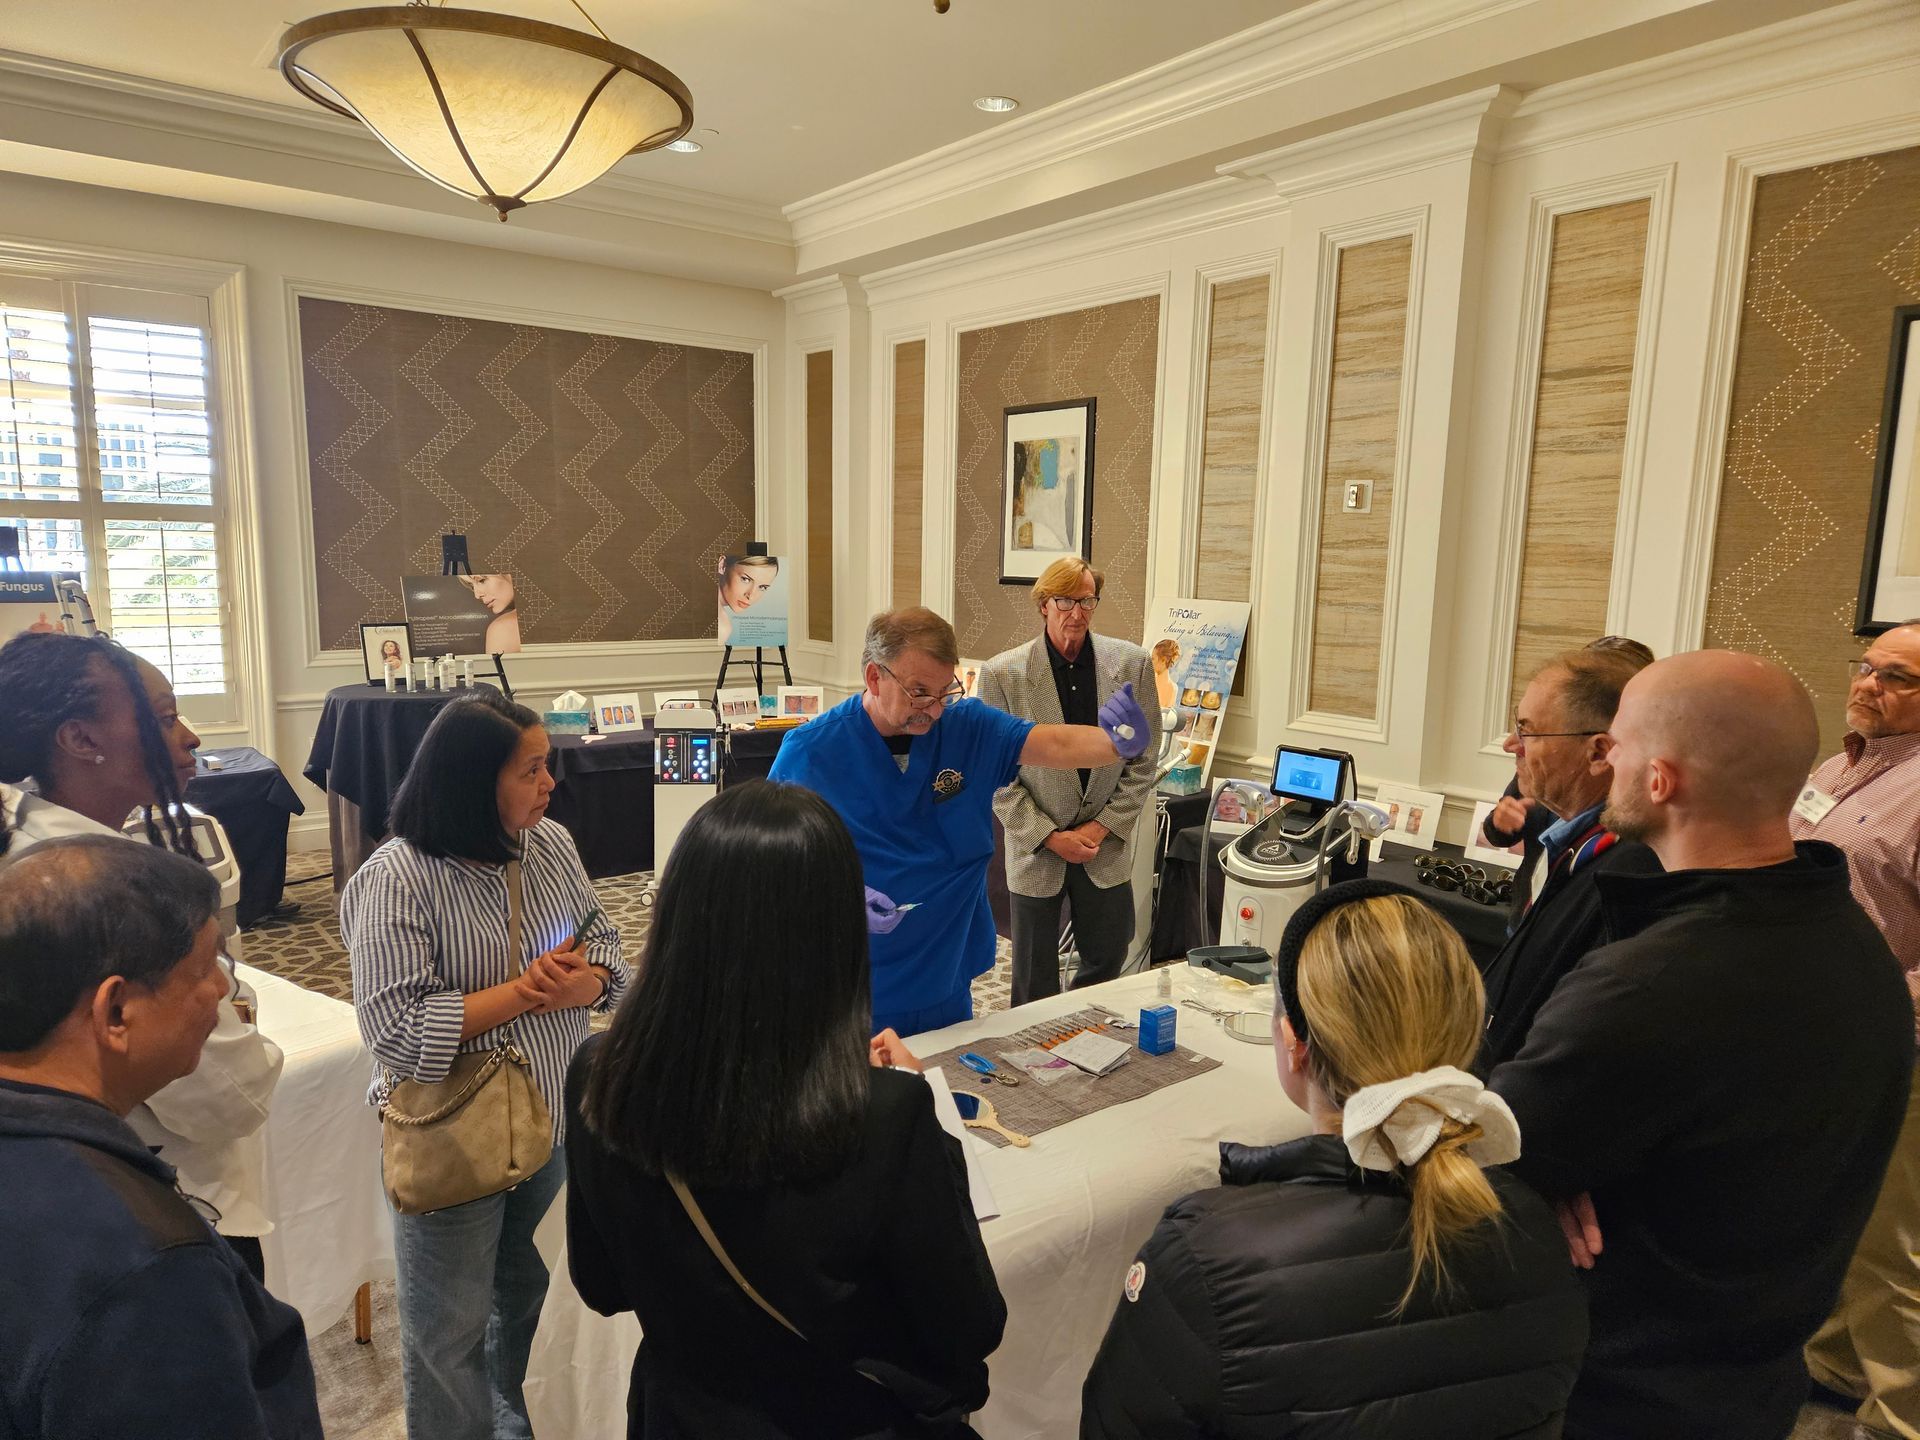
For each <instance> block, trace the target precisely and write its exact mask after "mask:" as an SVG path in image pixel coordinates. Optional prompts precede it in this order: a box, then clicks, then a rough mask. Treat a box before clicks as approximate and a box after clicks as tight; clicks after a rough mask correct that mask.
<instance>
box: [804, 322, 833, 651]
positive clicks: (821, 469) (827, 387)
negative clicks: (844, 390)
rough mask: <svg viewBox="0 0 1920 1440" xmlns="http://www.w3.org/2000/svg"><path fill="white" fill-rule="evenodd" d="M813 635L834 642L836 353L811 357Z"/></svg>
mask: <svg viewBox="0 0 1920 1440" xmlns="http://www.w3.org/2000/svg"><path fill="white" fill-rule="evenodd" d="M807 636H808V638H809V639H813V640H827V641H831V640H832V639H833V352H832V351H831V350H816V351H814V352H813V353H812V354H811V355H809V356H807Z"/></svg>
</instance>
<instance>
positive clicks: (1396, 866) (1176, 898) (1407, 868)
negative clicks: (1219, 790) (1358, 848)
mask: <svg viewBox="0 0 1920 1440" xmlns="http://www.w3.org/2000/svg"><path fill="white" fill-rule="evenodd" d="M1200 813H1201V815H1202V816H1204V815H1205V813H1206V812H1205V810H1204V809H1203V810H1202V811H1201V812H1200ZM1200 836H1201V827H1200V826H1199V824H1198V823H1195V824H1193V825H1192V826H1190V827H1189V828H1187V829H1183V830H1180V831H1178V832H1177V833H1175V835H1174V837H1173V840H1172V842H1171V843H1170V844H1169V845H1168V847H1167V861H1166V866H1165V868H1164V869H1163V870H1162V871H1161V874H1160V910H1159V913H1158V915H1156V916H1155V918H1154V926H1153V958H1154V959H1156V960H1161V959H1173V958H1178V957H1180V956H1184V955H1185V954H1186V953H1187V951H1189V950H1191V949H1192V948H1193V947H1194V946H1196V945H1212V944H1215V943H1217V942H1218V940H1219V936H1220V903H1221V897H1222V893H1223V879H1224V877H1223V876H1222V875H1221V873H1220V867H1219V865H1218V864H1217V863H1210V864H1209V865H1208V866H1207V900H1206V904H1205V906H1204V908H1203V907H1202V905H1201V903H1200V877H1199V875H1198V874H1197V873H1196V872H1195V868H1194V867H1195V865H1196V863H1197V861H1198V858H1199V855H1200ZM1234 838H1235V837H1233V836H1230V835H1226V834H1224V833H1219V834H1215V835H1214V836H1213V840H1212V845H1211V847H1210V848H1211V849H1212V850H1213V852H1214V853H1215V854H1217V853H1218V852H1219V850H1220V847H1221V846H1223V845H1225V844H1227V843H1228V842H1229V841H1231V840H1232V839H1234ZM1433 848H1434V850H1435V852H1436V853H1438V854H1444V855H1445V856H1447V858H1449V859H1452V860H1458V859H1461V858H1462V855H1461V851H1460V850H1459V848H1458V847H1457V846H1453V845H1435V846H1434V847H1433ZM1209 858H1211V857H1209ZM1483 868H1484V867H1483ZM1417 873H1418V872H1416V871H1415V870H1414V868H1413V855H1412V854H1411V853H1409V852H1407V851H1404V850H1398V849H1396V850H1393V851H1390V852H1388V853H1387V854H1386V855H1384V856H1383V857H1382V858H1381V859H1379V860H1376V861H1374V862H1373V863H1372V864H1371V865H1370V866H1369V867H1368V868H1367V874H1368V875H1369V876H1370V877H1372V878H1374V879H1377V880H1391V881H1393V882H1394V883H1395V884H1398V885H1404V886H1406V887H1407V889H1409V890H1412V891H1414V892H1415V893H1416V894H1418V895H1419V896H1420V898H1421V899H1423V900H1426V901H1428V902H1430V903H1431V904H1432V905H1433V907H1434V908H1435V909H1436V910H1438V911H1439V912H1440V913H1441V915H1443V916H1444V917H1445V918H1446V920H1447V922H1448V923H1449V924H1451V925H1452V926H1453V928H1454V929H1456V930H1458V931H1459V932H1460V935H1461V938H1462V939H1464V940H1465V941H1466V942H1467V949H1468V950H1469V951H1470V952H1472V954H1473V958H1474V960H1475V961H1477V962H1478V963H1479V964H1480V965H1482V966H1485V965H1486V963H1487V962H1488V961H1489V960H1491V959H1492V958H1493V957H1494V955H1495V954H1496V953H1498V951H1499V949H1500V946H1501V943H1502V942H1503V941H1504V940H1505V939H1506V938H1507V907H1506V906H1504V905H1482V904H1480V903H1479V902H1478V901H1475V900H1469V899H1467V898H1466V897H1465V896H1464V895H1461V894H1460V893H1459V892H1457V891H1453V892H1449V891H1445V890H1436V889H1434V888H1433V887H1432V886H1431V885H1421V884H1419V883H1417V881H1416V879H1415V876H1416V874H1417Z"/></svg>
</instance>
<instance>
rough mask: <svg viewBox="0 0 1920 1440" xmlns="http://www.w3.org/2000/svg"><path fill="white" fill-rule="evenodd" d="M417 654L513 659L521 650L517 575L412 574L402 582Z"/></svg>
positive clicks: (401, 585)
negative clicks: (515, 580) (516, 590)
mask: <svg viewBox="0 0 1920 1440" xmlns="http://www.w3.org/2000/svg"><path fill="white" fill-rule="evenodd" d="M400 588H401V593H402V594H403V595H404V596H405V597H406V602H407V623H408V624H409V625H411V626H412V627H413V651H414V654H416V655H512V654H514V653H516V652H517V651H518V650H519V649H520V610H519V606H518V603H517V601H516V598H515V595H514V587H513V576H511V575H502V574H497V573H484V574H475V575H408V576H406V577H404V578H403V579H402V580H401V582H400Z"/></svg>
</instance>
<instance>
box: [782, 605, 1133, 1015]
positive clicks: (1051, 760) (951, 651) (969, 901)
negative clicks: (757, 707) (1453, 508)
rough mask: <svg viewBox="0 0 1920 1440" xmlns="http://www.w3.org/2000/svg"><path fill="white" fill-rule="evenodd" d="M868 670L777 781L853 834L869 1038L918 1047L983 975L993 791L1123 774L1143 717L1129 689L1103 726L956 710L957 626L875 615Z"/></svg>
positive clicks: (803, 734) (789, 741) (968, 1011)
mask: <svg viewBox="0 0 1920 1440" xmlns="http://www.w3.org/2000/svg"><path fill="white" fill-rule="evenodd" d="M863 658H864V660H865V681H866V686H865V689H863V690H862V691H861V693H860V694H858V695H855V696H853V697H851V698H850V699H847V700H845V701H842V702H841V703H840V704H838V705H836V706H834V707H833V709H831V710H829V711H827V713H826V714H824V715H822V716H820V717H819V718H818V719H817V720H812V721H809V722H808V723H807V724H805V725H802V726H801V727H800V728H799V729H797V730H795V731H793V732H792V733H791V734H790V735H788V736H787V738H786V743H785V744H783V745H782V746H781V747H780V755H779V758H778V759H777V760H775V762H774V766H773V772H772V776H771V778H772V779H775V780H784V781H787V782H788V783H790V784H794V785H804V786H806V787H807V788H808V789H809V790H812V791H815V792H816V793H818V794H819V795H821V796H822V797H824V798H825V799H826V801H827V802H828V803H829V804H830V805H832V806H833V808H834V809H835V810H837V811H839V813H840V818H841V819H842V820H844V821H845V822H846V825H847V828H848V829H849V830H850V831H852V832H853V843H854V845H855V846H856V847H857V848H858V849H859V851H860V862H861V867H862V869H863V870H864V871H865V872H866V882H867V887H868V891H869V895H868V902H869V904H868V908H869V912H870V914H871V916H872V922H871V928H872V930H873V935H872V943H871V947H870V956H871V962H872V965H873V1028H874V1029H875V1030H876V1031H879V1030H885V1029H891V1030H895V1031H898V1032H899V1033H900V1034H902V1035H916V1034H920V1033H922V1032H924V1031H927V1030H937V1029H939V1028H940V1027H941V1026H942V1025H951V1024H953V1023H955V1022H956V1021H960V1020H965V1019H968V1018H969V1017H971V1016H972V1014H973V994H972V990H971V985H972V982H973V977H974V976H976V975H980V974H983V973H985V972H986V971H988V970H990V969H992V968H993V957H994V930H993V912H992V911H991V910H990V909H988V907H987V862H988V861H989V860H991V859H992V858H993V795H994V792H995V791H996V790H998V789H1000V788H1001V787H1002V786H1004V785H1010V784H1012V783H1013V780H1014V778H1015V776H1017V775H1018V774H1019V773H1020V767H1021V766H1022V765H1036V766H1043V767H1051V768H1058V769H1062V770H1080V769H1085V770H1095V769H1098V768H1099V767H1101V766H1102V765H1111V764H1113V763H1114V761H1115V760H1116V759H1121V760H1130V759H1132V758H1133V757H1134V756H1135V755H1138V754H1139V753H1140V752H1141V751H1142V750H1144V749H1145V748H1146V745H1147V736H1148V728H1147V717H1146V712H1145V711H1143V710H1142V709H1141V708H1140V706H1139V704H1138V703H1137V702H1136V701H1135V700H1134V698H1133V687H1132V686H1127V687H1126V688H1125V689H1124V690H1122V691H1121V692H1120V693H1118V694H1116V695H1115V696H1114V697H1113V698H1112V699H1111V700H1109V701H1108V702H1107V704H1106V705H1105V706H1103V707H1102V708H1101V710H1100V723H1099V725H1098V726H1093V725H1036V724H1034V723H1033V722H1032V721H1031V720H1023V719H1020V718H1019V717H1018V716H1014V715H1009V714H1007V713H1005V712H1004V711H1001V710H996V709H993V708H992V707H991V706H988V705H983V704H981V703H980V702H979V701H978V700H966V699H963V698H962V692H961V689H960V687H959V685H958V684H957V683H956V681H955V680H954V673H953V672H954V667H955V666H956V665H957V664H958V663H959V660H960V648H959V642H958V641H957V640H955V638H954V634H953V627H952V626H951V625H949V624H948V623H947V622H946V621H945V620H943V619H941V618H940V617H939V616H938V615H936V614H934V613H933V611H931V610H928V609H926V608H925V607H923V606H914V607H913V608H911V609H906V610H893V611H887V612H884V613H882V614H879V615H876V616H874V617H873V619H872V621H871V622H869V624H868V625H867V637H866V646H865V651H864V656H863ZM874 892H878V893H877V894H876V893H874ZM896 907H898V908H896Z"/></svg>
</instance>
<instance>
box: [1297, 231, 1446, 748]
mask: <svg viewBox="0 0 1920 1440" xmlns="http://www.w3.org/2000/svg"><path fill="white" fill-rule="evenodd" d="M1431 222H1432V209H1431V207H1430V206H1426V205H1421V206H1418V207H1416V208H1414V209H1411V210H1400V211H1397V212H1394V213H1390V214H1385V215H1377V216H1370V217H1368V218H1367V219H1364V220H1358V221H1354V222H1351V223H1348V224H1343V225H1336V226H1330V227H1328V228H1326V229H1323V230H1322V231H1321V232H1320V236H1319V247H1318V249H1319V253H1318V257H1317V259H1318V264H1317V266H1316V268H1315V271H1314V273H1315V275H1316V276H1317V277H1318V286H1317V290H1316V294H1315V297H1314V322H1313V349H1312V360H1311V362H1310V364H1311V369H1310V371H1309V373H1310V375H1311V377H1312V379H1311V385H1312V389H1311V391H1310V392H1309V397H1308V403H1307V427H1306V442H1307V448H1306V453H1305V455H1304V456H1303V457H1302V464H1301V474H1300V530H1299V539H1298V549H1297V555H1298V563H1299V570H1298V576H1297V579H1296V582H1295V586H1294V601H1293V615H1294V621H1293V664H1292V671H1291V675H1290V676H1289V682H1288V692H1287V714H1288V715H1289V716H1290V717H1292V718H1290V719H1289V720H1288V721H1287V724H1288V726H1289V727H1290V728H1292V729H1295V730H1307V731H1315V732H1319V733H1321V734H1327V735H1334V736H1339V737H1341V738H1344V739H1349V740H1369V741H1373V742H1375V743H1377V744H1380V745H1387V744H1389V743H1391V736H1390V730H1391V722H1392V709H1393V707H1392V695H1393V685H1392V682H1393V673H1394V650H1395V644H1396V641H1397V638H1398V633H1399V608H1400V605H1399V600H1400V561H1401V557H1402V555H1403V554H1404V553H1405V549H1406V546H1405V537H1406V523H1407V510H1408V497H1407V478H1408V475H1409V473H1410V471H1411V468H1412V464H1413V456H1412V449H1413V447H1412V445H1411V443H1410V441H1411V438H1412V435H1413V408H1414V398H1415V394H1416V392H1417V390H1418V385H1417V384H1416V381H1417V380H1418V378H1419V363H1418V361H1419V354H1420V331H1421V320H1422V301H1423V296H1424V291H1425V277H1426V262H1427V231H1428V227H1429V225H1430V224H1431ZM1403 235H1404V236H1409V237H1411V239H1412V241H1413V247H1412V253H1411V255H1410V256H1409V258H1408V262H1407V266H1408V273H1407V320H1406V333H1405V336H1404V338H1403V341H1402V346H1401V351H1400V356H1401V359H1400V366H1401V368H1400V404H1399V414H1398V417H1397V419H1396V422H1395V429H1394V456H1393V518H1392V522H1391V524H1390V526H1389V530H1388V538H1387V574H1386V584H1385V586H1384V587H1383V593H1382V595H1381V602H1380V670H1379V674H1378V675H1377V677H1376V679H1375V690H1374V713H1373V718H1371V719H1368V718H1365V717H1362V716H1353V715H1338V714H1333V713H1330V712H1327V711H1320V710H1315V709H1314V708H1313V624H1314V597H1315V595H1316V593H1317V592H1318V589H1319V582H1320V521H1321V514H1320V510H1321V501H1322V495H1321V491H1322V489H1323V488H1324V487H1325V485H1326V474H1327V417H1328V410H1329V406H1330V404H1331V401H1332V397H1333V344H1334V322H1335V320H1336V318H1337V311H1338V305H1339V297H1340V271H1341V262H1342V259H1343V257H1344V254H1345V252H1346V251H1348V250H1350V249H1352V248H1353V247H1355V246H1358V245H1366V244H1370V243H1372V242H1373V241H1376V240H1393V239H1397V238H1399V237H1400V236H1403Z"/></svg>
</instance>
